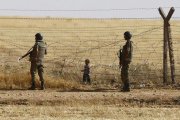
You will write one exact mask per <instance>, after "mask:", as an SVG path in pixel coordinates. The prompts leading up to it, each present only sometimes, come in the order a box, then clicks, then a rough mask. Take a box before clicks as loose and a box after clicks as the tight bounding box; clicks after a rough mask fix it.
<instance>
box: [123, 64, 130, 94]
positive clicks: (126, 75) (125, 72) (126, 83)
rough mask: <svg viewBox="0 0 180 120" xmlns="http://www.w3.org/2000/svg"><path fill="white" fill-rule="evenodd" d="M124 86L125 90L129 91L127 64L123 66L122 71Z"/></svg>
mask: <svg viewBox="0 0 180 120" xmlns="http://www.w3.org/2000/svg"><path fill="white" fill-rule="evenodd" d="M124 80H125V82H124V85H125V90H126V91H130V85H129V64H127V65H125V70H124Z"/></svg>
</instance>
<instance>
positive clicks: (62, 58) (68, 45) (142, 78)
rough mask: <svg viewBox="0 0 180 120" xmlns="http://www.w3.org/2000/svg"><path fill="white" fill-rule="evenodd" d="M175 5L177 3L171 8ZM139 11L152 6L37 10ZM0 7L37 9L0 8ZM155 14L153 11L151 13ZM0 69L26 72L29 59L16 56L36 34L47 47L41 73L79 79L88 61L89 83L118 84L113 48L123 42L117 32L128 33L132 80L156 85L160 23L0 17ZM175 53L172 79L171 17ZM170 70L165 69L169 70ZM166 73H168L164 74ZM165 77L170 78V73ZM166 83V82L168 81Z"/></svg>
mask: <svg viewBox="0 0 180 120" xmlns="http://www.w3.org/2000/svg"><path fill="white" fill-rule="evenodd" d="M176 8H177V9H179V8H180V7H176ZM124 10H130V11H129V12H131V11H134V10H135V11H144V10H157V8H156V9H155V8H147V9H146V8H137V9H136V8H133V9H97V10H39V11H48V12H50V11H51V12H52V11H54V12H58V11H61V12H63V11H75V12H78V11H116V12H118V11H124ZM0 11H19V12H21V11H23V12H24V11H29V12H32V11H37V10H16V9H0ZM157 12H158V11H157ZM0 23H1V24H0V43H1V46H0V52H1V71H2V73H5V74H11V73H12V72H17V73H20V74H21V73H22V71H29V63H28V61H27V60H23V61H22V62H20V63H18V62H17V59H18V57H19V56H21V55H23V54H24V53H26V51H27V50H28V49H29V48H30V47H31V46H33V44H34V35H35V34H36V33H37V32H41V33H42V35H43V36H44V40H45V41H46V42H47V45H48V55H47V56H46V58H45V70H46V72H45V73H46V74H47V75H48V76H50V77H54V78H62V79H65V80H75V81H82V73H81V69H83V65H84V60H85V59H86V58H88V59H90V61H91V63H90V66H91V78H92V82H93V84H96V85H104V84H106V85H111V84H112V83H114V82H120V81H121V80H120V71H119V67H118V57H117V52H118V50H119V49H120V47H122V46H123V45H124V43H125V40H124V39H123V33H124V32H125V31H127V30H128V31H131V32H132V34H133V37H132V41H133V46H134V51H133V62H132V64H131V66H130V78H131V82H132V83H144V84H151V83H162V81H163V80H162V78H163V76H162V66H163V64H162V61H163V21H162V20H161V18H160V17H151V18H102V19H101V18H96V19H88V18H85V19H82V18H51V17H44V18H31V17H15V18H14V17H0ZM171 25H172V39H173V46H174V54H175V69H176V80H177V82H180V81H179V78H180V63H179V60H180V57H179V56H180V51H179V46H180V42H179V39H180V34H179V32H180V31H179V28H180V21H179V20H178V17H174V18H173V20H172V21H171ZM169 70H170V68H169ZM169 73H170V72H169ZM169 73H168V77H169V79H170V74H169ZM169 81H170V80H169Z"/></svg>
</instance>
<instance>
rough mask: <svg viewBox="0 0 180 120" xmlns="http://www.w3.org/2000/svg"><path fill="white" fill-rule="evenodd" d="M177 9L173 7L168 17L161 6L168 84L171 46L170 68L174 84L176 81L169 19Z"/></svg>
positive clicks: (164, 75) (164, 66)
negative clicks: (168, 63) (168, 61)
mask: <svg viewBox="0 0 180 120" xmlns="http://www.w3.org/2000/svg"><path fill="white" fill-rule="evenodd" d="M174 11H175V9H174V8H173V7H171V9H170V11H169V13H168V15H167V17H166V15H165V13H164V12H163V10H162V8H161V7H160V8H159V13H160V15H161V16H162V18H163V20H164V46H163V47H164V48H163V83H164V84H167V49H168V48H169V58H170V68H171V79H172V84H174V83H175V64H174V54H173V44H172V37H171V29H170V24H169V21H170V19H171V17H172V15H173V13H174Z"/></svg>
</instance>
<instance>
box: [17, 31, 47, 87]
mask: <svg viewBox="0 0 180 120" xmlns="http://www.w3.org/2000/svg"><path fill="white" fill-rule="evenodd" d="M45 54H47V46H46V43H45V42H44V41H43V36H42V35H41V34H40V33H37V34H36V35H35V44H34V46H33V47H32V48H31V49H30V50H29V51H28V52H27V53H26V54H25V55H24V56H22V57H20V58H19V60H21V59H22V58H24V57H26V56H27V55H30V62H31V68H30V73H31V87H30V88H29V89H30V90H35V74H36V70H38V75H39V78H40V81H41V90H44V89H45V87H44V77H43V73H44V71H43V60H44V55H45Z"/></svg>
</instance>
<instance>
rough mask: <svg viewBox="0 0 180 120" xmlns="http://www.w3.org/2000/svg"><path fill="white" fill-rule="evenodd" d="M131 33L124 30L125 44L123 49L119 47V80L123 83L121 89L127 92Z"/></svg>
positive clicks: (128, 88)
mask: <svg viewBox="0 0 180 120" xmlns="http://www.w3.org/2000/svg"><path fill="white" fill-rule="evenodd" d="M131 37H132V35H131V33H130V32H129V31H126V32H125V33H124V39H125V40H126V44H125V45H124V46H123V49H120V56H119V59H120V69H121V80H122V83H123V88H122V90H121V91H123V92H129V91H130V85H129V75H128V74H129V64H130V63H131V61H132V53H133V46H132V41H130V40H131Z"/></svg>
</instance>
